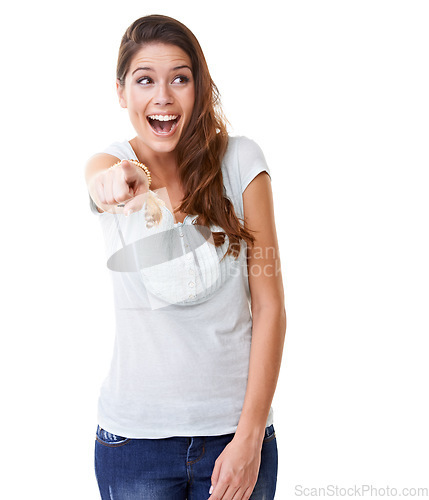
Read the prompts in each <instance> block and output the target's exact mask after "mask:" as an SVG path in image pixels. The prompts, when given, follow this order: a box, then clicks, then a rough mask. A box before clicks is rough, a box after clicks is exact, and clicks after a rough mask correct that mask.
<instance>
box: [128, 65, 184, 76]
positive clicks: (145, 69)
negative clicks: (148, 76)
mask: <svg viewBox="0 0 429 500" xmlns="http://www.w3.org/2000/svg"><path fill="white" fill-rule="evenodd" d="M184 68H188V69H189V70H190V71H192V68H190V67H189V66H188V65H187V64H184V65H183V66H176V67H174V68H172V69H171V71H177V70H178V69H184ZM139 70H143V71H155V70H154V69H153V68H149V67H148V66H145V67H140V68H137V69H135V70H134V71H133V72H132V73H131V76H132V75H134V73H136V72H137V71H139Z"/></svg>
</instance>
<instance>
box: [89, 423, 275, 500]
mask: <svg viewBox="0 0 429 500" xmlns="http://www.w3.org/2000/svg"><path fill="white" fill-rule="evenodd" d="M233 437H234V434H224V435H222V436H204V437H170V438H165V439H129V438H125V437H122V436H116V435H115V434H111V433H109V432H107V431H105V430H103V429H101V428H100V426H97V433H96V440H95V475H96V478H97V482H98V487H99V489H100V493H101V498H102V500H112V499H113V500H186V499H187V500H207V499H208V498H209V489H210V486H211V475H212V472H213V468H214V463H215V460H216V459H217V457H218V456H219V455H220V454H221V453H222V451H223V449H224V448H225V446H226V445H227V444H228V443H229V442H230V441H231V440H232V438H233ZM277 463H278V455H277V441H276V434H275V431H274V426H273V425H270V426H269V427H267V428H266V429H265V436H264V441H263V445H262V449H261V465H260V468H259V475H258V480H257V482H256V485H255V488H254V490H253V493H252V495H251V497H250V499H251V500H273V499H274V493H275V491H276V483H277Z"/></svg>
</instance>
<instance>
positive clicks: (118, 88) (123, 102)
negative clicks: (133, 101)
mask: <svg viewBox="0 0 429 500" xmlns="http://www.w3.org/2000/svg"><path fill="white" fill-rule="evenodd" d="M116 93H117V94H118V98H119V104H120V105H121V108H126V107H127V100H126V98H125V87H123V86H122V85H121V84H120V83H119V80H116Z"/></svg>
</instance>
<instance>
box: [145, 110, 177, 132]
mask: <svg viewBox="0 0 429 500" xmlns="http://www.w3.org/2000/svg"><path fill="white" fill-rule="evenodd" d="M179 120H180V115H149V116H148V117H147V121H148V122H149V125H150V126H151V127H152V130H153V131H154V132H155V133H156V134H158V135H170V134H172V133H173V131H174V130H175V129H176V127H177V124H178V123H179Z"/></svg>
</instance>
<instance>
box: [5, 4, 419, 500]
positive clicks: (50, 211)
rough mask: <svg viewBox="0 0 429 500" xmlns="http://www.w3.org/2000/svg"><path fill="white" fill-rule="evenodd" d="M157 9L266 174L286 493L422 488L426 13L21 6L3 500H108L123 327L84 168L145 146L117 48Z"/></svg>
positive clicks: (13, 92)
mask: <svg viewBox="0 0 429 500" xmlns="http://www.w3.org/2000/svg"><path fill="white" fill-rule="evenodd" d="M153 13H161V14H167V15H170V16H172V17H176V18H177V19H179V20H180V21H182V22H183V23H185V24H186V25H187V26H188V27H189V28H190V29H191V30H192V31H193V32H194V34H195V35H196V36H197V38H198V39H199V41H200V43H201V46H202V48H203V50H204V52H205V55H206V59H207V61H208V64H209V68H210V70H211V74H212V77H213V79H214V81H215V82H216V84H217V85H218V87H219V90H220V92H221V95H222V100H223V104H224V109H225V112H226V115H227V117H228V118H229V120H230V122H231V124H232V125H233V128H232V129H231V133H232V134H235V135H246V136H248V137H251V138H252V139H254V140H256V141H257V142H258V143H259V145H260V146H261V147H262V149H263V151H264V153H265V156H266V158H267V161H268V163H269V165H270V168H271V171H272V186H273V191H274V198H275V210H276V220H277V231H278V237H279V243H280V249H281V258H282V267H283V279H284V284H285V293H286V310H287V316H288V327H287V340H286V345H285V351H284V358H283V359H284V360H283V365H282V369H281V374H280V380H279V384H278V388H277V392H276V395H275V399H274V402H273V407H274V418H275V428H276V433H277V441H278V447H279V476H278V488H277V495H276V498H277V499H279V500H283V499H288V498H295V492H296V490H295V487H296V485H302V487H306V488H311V487H314V488H321V487H326V486H328V485H330V484H332V485H338V486H342V487H353V486H354V485H358V486H359V485H361V484H368V485H373V486H374V487H379V488H381V487H386V486H390V487H391V488H392V487H396V488H398V489H399V488H401V487H403V486H406V487H416V488H417V487H422V486H426V487H429V481H428V475H427V472H428V470H429V458H428V449H429V426H428V422H429V406H428V397H427V396H428V380H429V377H428V375H429V373H428V372H429V368H428V349H429V342H428V334H429V328H428V326H429V320H428V299H429V297H428V295H429V292H428V287H429V285H428V283H429V268H428V267H429V266H428V255H429V239H428V208H429V207H428V156H429V154H428V132H429V119H428V116H429V98H428V96H429V93H428V89H429V72H428V47H429V31H428V22H429V15H428V14H429V9H428V3H427V2H425V1H413V0H411V1H392V0H390V1H380V0H371V1H367V0H360V1H347V0H341V1H321V0H318V1H305V0H295V1H285V2H280V1H278V2H277V1H267V0H266V1H264V2H254V3H252V2H244V1H243V2H239V1H230V0H229V1H217V2H210V3H202V2H200V1H189V2H185V1H182V2H179V1H177V0H175V1H169V0H164V1H162V2H154V1H144V2H143V1H138V2H137V1H122V2H119V1H115V2H109V1H85V2H83V1H76V2H74V3H73V4H71V3H68V4H63V3H61V2H48V1H38V2H28V1H27V2H20V3H16V4H13V5H12V4H10V5H9V6H8V8H7V12H3V13H2V15H1V35H0V36H1V47H2V58H1V61H2V64H1V71H2V75H1V86H2V106H1V108H2V123H3V132H2V169H1V195H2V202H3V209H2V215H3V217H2V229H3V230H2V245H1V252H2V259H1V262H2V278H1V284H2V289H3V306H2V314H1V321H2V327H1V330H2V337H1V338H2V348H1V363H0V367H1V368H0V369H1V373H0V375H1V383H2V403H3V404H2V408H3V409H2V412H1V427H0V430H1V433H2V434H1V438H0V439H1V441H0V442H1V449H2V456H3V458H5V459H6V464H4V465H3V467H2V476H3V479H2V492H1V496H2V498H7V499H26V498H33V497H35V496H37V497H39V496H40V498H44V499H55V500H58V499H62V500H68V499H72V498H73V499H75V498H79V499H85V500H86V499H97V498H99V496H98V489H97V485H96V480H95V475H94V472H93V445H94V443H93V441H94V436H95V429H96V423H97V422H96V403H97V398H98V391H99V386H100V384H101V383H102V381H103V379H104V377H105V375H106V373H107V369H108V366H109V363H110V356H111V352H112V348H113V330H114V326H113V325H114V317H113V314H112V306H113V298H112V291H111V282H110V278H109V276H108V272H107V268H106V264H105V259H104V242H103V240H102V233H101V230H100V227H99V222H98V220H97V218H96V217H95V216H94V215H93V214H91V213H90V211H89V205H88V194H87V190H86V185H85V181H84V177H83V172H84V165H85V162H86V160H87V159H88V158H89V157H90V156H92V155H93V154H94V153H96V152H99V151H100V150H101V149H102V148H104V147H106V146H107V145H109V144H110V143H111V142H113V141H115V140H125V139H131V138H132V137H134V135H133V134H134V130H132V129H131V125H130V124H129V120H128V115H127V111H126V110H124V109H122V108H120V106H119V104H118V101H117V97H116V91H115V66H116V58H117V51H118V48H119V43H120V39H121V37H122V34H123V32H124V31H125V29H126V28H127V27H128V25H129V24H131V22H133V21H134V20H135V19H137V18H138V17H141V16H143V15H147V14H153ZM5 492H6V494H5Z"/></svg>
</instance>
